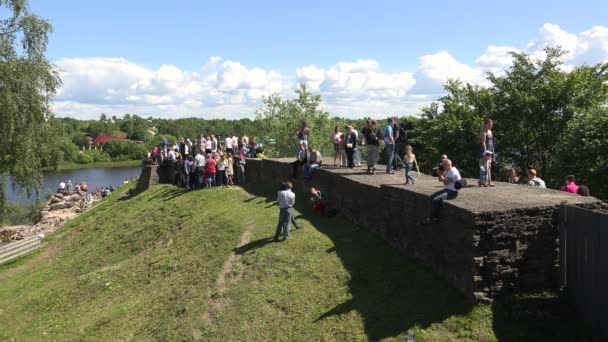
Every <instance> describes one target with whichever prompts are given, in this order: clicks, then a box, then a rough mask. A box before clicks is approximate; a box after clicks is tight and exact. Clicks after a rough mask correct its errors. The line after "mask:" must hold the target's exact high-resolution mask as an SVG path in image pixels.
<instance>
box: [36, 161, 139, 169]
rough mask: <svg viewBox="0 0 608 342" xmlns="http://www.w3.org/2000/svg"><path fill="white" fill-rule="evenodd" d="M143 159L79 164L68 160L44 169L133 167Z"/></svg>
mask: <svg viewBox="0 0 608 342" xmlns="http://www.w3.org/2000/svg"><path fill="white" fill-rule="evenodd" d="M140 165H141V160H124V161H109V162H93V163H88V164H78V163H74V162H66V163H63V164H61V165H59V167H58V168H57V170H54V169H52V168H48V167H47V168H44V171H67V170H79V169H91V168H111V167H131V166H140Z"/></svg>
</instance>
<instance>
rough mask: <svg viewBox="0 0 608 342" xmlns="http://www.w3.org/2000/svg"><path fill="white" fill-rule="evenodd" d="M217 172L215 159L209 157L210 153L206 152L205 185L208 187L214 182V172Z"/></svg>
mask: <svg viewBox="0 0 608 342" xmlns="http://www.w3.org/2000/svg"><path fill="white" fill-rule="evenodd" d="M216 172H217V165H216V162H215V159H213V158H211V154H207V161H206V162H205V171H204V173H205V182H206V184H207V187H208V188H210V187H211V186H212V185H213V183H215V173H216Z"/></svg>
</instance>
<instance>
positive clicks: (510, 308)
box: [492, 293, 592, 341]
mask: <svg viewBox="0 0 608 342" xmlns="http://www.w3.org/2000/svg"><path fill="white" fill-rule="evenodd" d="M492 312H493V313H494V315H493V317H494V319H493V324H492V326H493V328H494V334H495V335H496V338H497V339H498V340H499V341H592V339H591V338H590V334H589V327H585V326H584V325H583V324H582V322H581V321H580V320H578V319H577V318H576V315H575V309H574V307H573V306H572V305H571V304H570V303H569V302H568V298H566V295H565V294H564V293H560V294H552V293H540V294H505V295H503V296H501V297H500V298H498V299H497V300H495V301H494V304H493V305H492Z"/></svg>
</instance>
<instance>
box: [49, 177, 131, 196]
mask: <svg viewBox="0 0 608 342" xmlns="http://www.w3.org/2000/svg"><path fill="white" fill-rule="evenodd" d="M128 182H129V181H128V180H127V179H125V181H124V182H123V184H124V183H128ZM114 190H115V188H114V186H113V185H109V186H105V187H104V186H97V187H95V190H94V191H90V192H89V185H88V184H87V182H80V183H76V184H74V183H72V181H71V180H68V181H67V182H64V181H61V182H60V183H59V188H58V189H57V192H58V193H62V194H74V193H83V192H84V193H87V194H90V195H91V196H92V198H93V199H98V198H103V197H106V196H109V195H110V194H111V193H113V192H114Z"/></svg>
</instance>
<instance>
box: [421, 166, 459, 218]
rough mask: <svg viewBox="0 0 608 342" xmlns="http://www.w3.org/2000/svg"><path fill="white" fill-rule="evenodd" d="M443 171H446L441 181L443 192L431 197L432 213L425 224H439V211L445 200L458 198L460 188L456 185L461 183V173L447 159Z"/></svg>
mask: <svg viewBox="0 0 608 342" xmlns="http://www.w3.org/2000/svg"><path fill="white" fill-rule="evenodd" d="M443 169H444V170H445V171H444V173H443V175H441V177H440V178H441V179H442V181H443V184H444V188H443V190H441V191H437V192H436V193H434V194H432V195H431V212H430V215H429V218H427V219H426V220H425V223H431V222H438V221H439V210H440V209H441V204H442V203H443V201H444V200H452V199H455V198H456V197H458V188H457V186H456V184H457V183H458V181H460V179H461V177H460V172H458V169H456V167H454V166H452V161H451V160H449V159H445V160H444V161H443Z"/></svg>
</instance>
